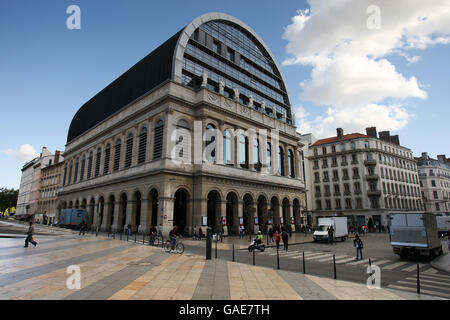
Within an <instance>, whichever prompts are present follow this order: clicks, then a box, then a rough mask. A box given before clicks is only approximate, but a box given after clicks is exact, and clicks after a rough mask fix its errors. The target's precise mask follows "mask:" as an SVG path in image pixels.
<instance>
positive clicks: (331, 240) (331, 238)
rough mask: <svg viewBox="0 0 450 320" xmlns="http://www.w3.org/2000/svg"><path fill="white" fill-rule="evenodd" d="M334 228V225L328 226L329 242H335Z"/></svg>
mask: <svg viewBox="0 0 450 320" xmlns="http://www.w3.org/2000/svg"><path fill="white" fill-rule="evenodd" d="M333 238H334V228H333V226H331V227H329V228H328V243H331V244H333V242H334V239H333Z"/></svg>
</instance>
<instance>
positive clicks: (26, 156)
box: [5, 144, 39, 161]
mask: <svg viewBox="0 0 450 320" xmlns="http://www.w3.org/2000/svg"><path fill="white" fill-rule="evenodd" d="M5 153H6V154H7V155H9V156H11V157H13V158H14V159H16V160H20V161H30V160H32V159H34V158H36V157H38V156H39V154H38V153H37V152H36V149H34V147H33V146H32V145H29V144H23V145H21V146H20V147H19V150H14V149H8V150H7V151H5Z"/></svg>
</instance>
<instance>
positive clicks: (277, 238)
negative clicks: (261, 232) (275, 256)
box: [273, 230, 281, 250]
mask: <svg viewBox="0 0 450 320" xmlns="http://www.w3.org/2000/svg"><path fill="white" fill-rule="evenodd" d="M273 237H274V238H275V243H276V245H277V250H279V249H280V239H281V236H280V233H279V232H278V230H275V232H274V234H273Z"/></svg>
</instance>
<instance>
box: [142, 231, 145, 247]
mask: <svg viewBox="0 0 450 320" xmlns="http://www.w3.org/2000/svg"><path fill="white" fill-rule="evenodd" d="M142 244H143V245H144V244H145V233H143V234H142Z"/></svg>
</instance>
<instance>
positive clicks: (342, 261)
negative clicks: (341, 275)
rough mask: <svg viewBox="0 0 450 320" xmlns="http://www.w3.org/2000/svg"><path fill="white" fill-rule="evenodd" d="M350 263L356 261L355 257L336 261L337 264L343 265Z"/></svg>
mask: <svg viewBox="0 0 450 320" xmlns="http://www.w3.org/2000/svg"><path fill="white" fill-rule="evenodd" d="M349 261H355V257H351V258H347V259H343V260H339V261H337V260H336V263H337V264H342V263H346V262H349Z"/></svg>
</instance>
